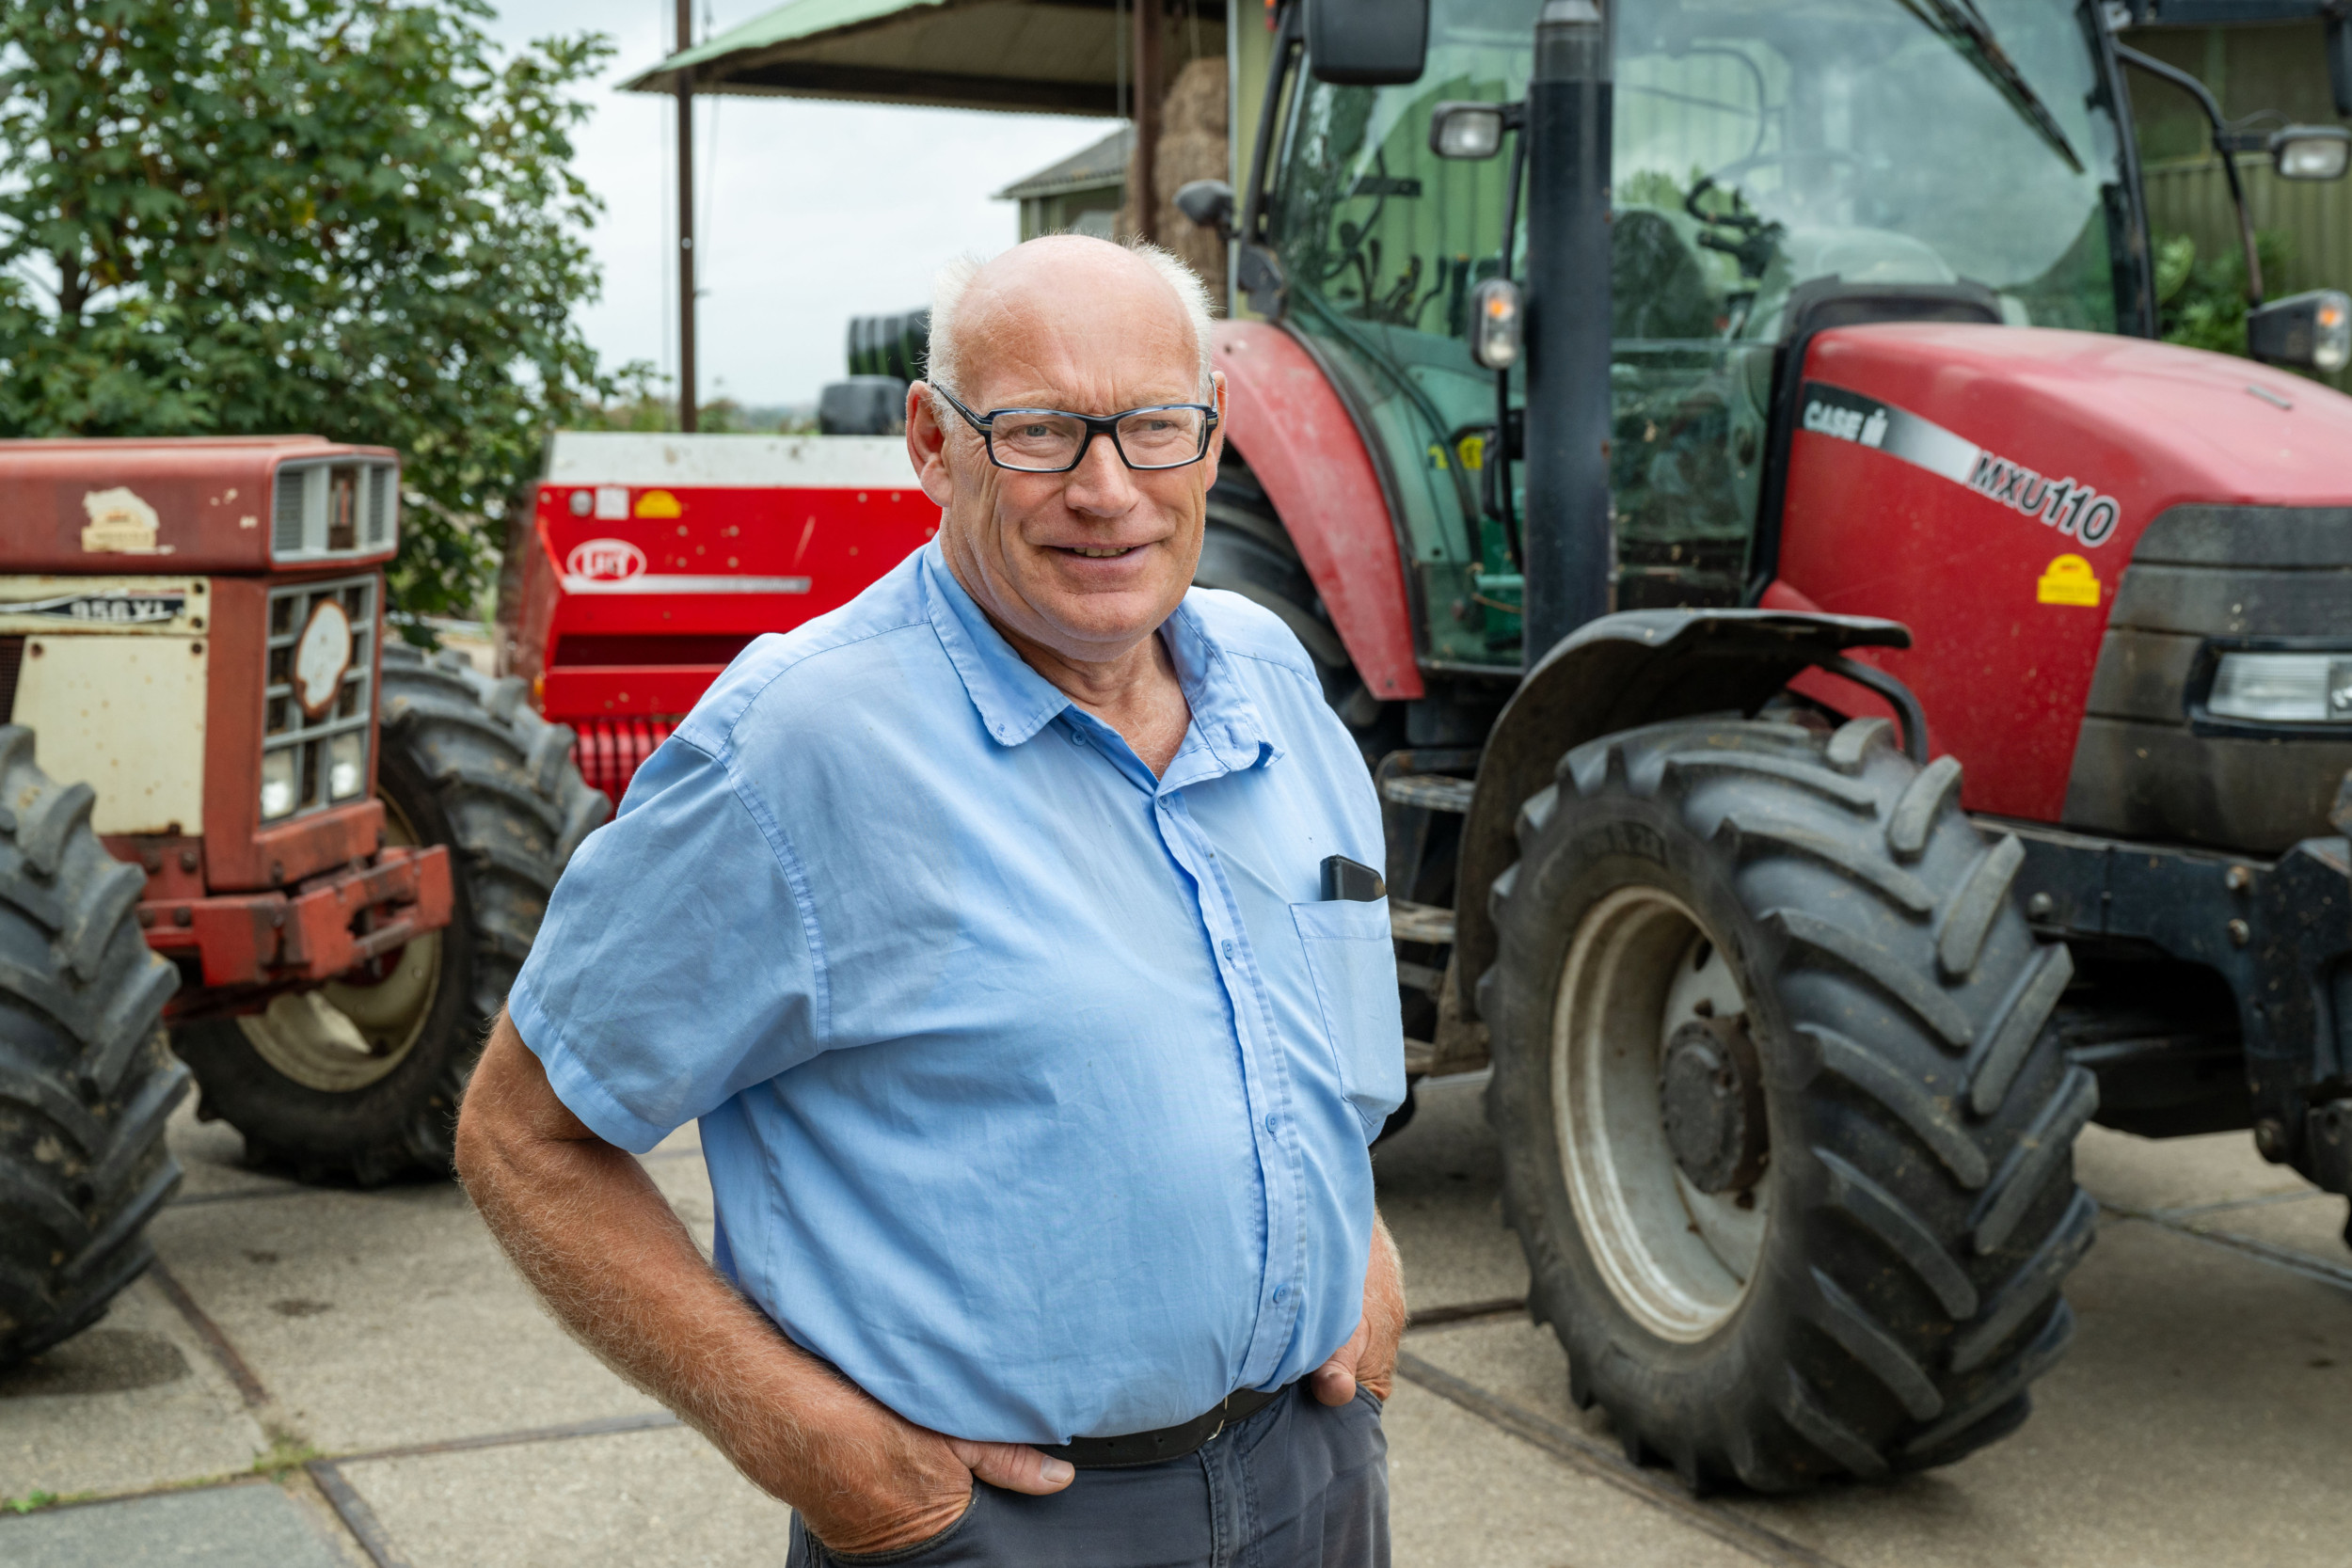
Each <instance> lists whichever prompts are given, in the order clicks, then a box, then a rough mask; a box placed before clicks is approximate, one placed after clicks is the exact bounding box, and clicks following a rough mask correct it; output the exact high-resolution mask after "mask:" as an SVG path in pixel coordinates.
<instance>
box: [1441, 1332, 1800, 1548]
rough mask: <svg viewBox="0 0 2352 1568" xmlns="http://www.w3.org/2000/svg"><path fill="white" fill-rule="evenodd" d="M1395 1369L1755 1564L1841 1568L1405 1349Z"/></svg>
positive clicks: (1488, 1421) (1447, 1399) (1769, 1529)
mask: <svg viewBox="0 0 2352 1568" xmlns="http://www.w3.org/2000/svg"><path fill="white" fill-rule="evenodd" d="M1396 1370H1397V1375H1398V1376H1399V1377H1402V1378H1404V1379H1405V1380H1406V1382H1408V1383H1413V1384H1418V1385H1419V1386H1422V1388H1425V1389H1427V1390H1428V1391H1429V1392H1430V1393H1433V1394H1435V1395H1437V1396H1438V1398H1439V1399H1442V1400H1445V1401H1447V1402H1450V1403H1453V1404H1456V1405H1459V1406H1460V1407H1461V1408H1462V1409H1464V1410H1467V1411H1469V1412H1470V1414H1471V1415H1473V1416H1476V1417H1477V1418H1480V1419H1481V1420H1483V1421H1486V1423H1487V1424H1488V1425H1490V1426H1494V1427H1497V1428H1500V1429H1501V1430H1502V1431H1503V1432H1506V1433H1510V1434H1511V1435H1512V1436H1514V1437H1517V1438H1518V1439H1520V1440H1521V1441H1523V1442H1526V1443H1530V1444H1533V1445H1534V1447H1536V1448H1539V1449H1543V1450H1544V1451H1545V1452H1547V1453H1549V1454H1550V1455H1551V1456H1552V1457H1553V1458H1555V1459H1558V1460H1560V1461H1562V1462H1563V1463H1565V1464H1566V1465H1568V1466H1569V1467H1570V1468H1572V1469H1576V1470H1580V1471H1581V1472H1583V1473H1584V1474H1585V1475H1588V1476H1591V1477H1592V1478H1593V1479H1594V1480H1596V1481H1604V1482H1606V1483H1608V1484H1609V1485H1611V1486H1613V1487H1615V1488H1617V1489H1618V1490H1619V1491H1621V1492H1624V1493H1627V1494H1629V1496H1631V1497H1635V1498H1637V1499H1638V1500H1640V1501H1642V1502H1645V1503H1648V1504H1649V1505H1651V1506H1652V1507H1653V1508H1657V1509H1659V1510H1661V1511H1662V1512H1664V1513H1670V1514H1673V1515H1674V1516H1675V1517H1677V1518H1678V1519H1680V1520H1681V1521H1682V1522H1683V1523H1685V1524H1687V1525H1690V1526H1691V1527H1692V1528H1695V1529H1698V1530H1702V1531H1704V1532H1706V1533H1707V1534H1708V1535H1711V1536H1713V1537H1714V1538H1715V1539H1716V1540H1718V1541H1720V1542H1722V1543H1723V1544H1725V1545H1727V1546H1731V1547H1735V1548H1737V1549H1738V1550H1740V1551H1743V1552H1745V1553H1747V1554H1748V1555H1749V1556H1750V1557H1753V1558H1756V1560H1759V1561H1763V1562H1774V1563H1784V1564H1789V1565H1792V1568H1843V1565H1842V1564H1840V1563H1839V1562H1838V1561H1837V1560H1836V1559H1834V1558H1828V1557H1823V1556H1822V1555H1821V1554H1820V1553H1819V1552H1817V1551H1815V1550H1814V1549H1813V1548H1812V1547H1810V1546H1805V1545H1801V1544H1798V1543H1797V1542H1794V1541H1791V1540H1789V1539H1788V1537H1787V1536H1785V1535H1783V1534H1781V1533H1780V1532H1779V1531H1778V1530H1776V1529H1772V1528H1769V1527H1768V1526H1764V1525H1759V1524H1757V1523H1756V1521H1755V1520H1753V1519H1749V1518H1744V1517H1742V1516H1741V1515H1740V1514H1738V1513H1733V1512H1731V1511H1730V1510H1728V1509H1726V1508H1724V1507H1722V1506H1721V1505H1719V1504H1709V1503H1705V1502H1701V1501H1699V1500H1698V1499H1697V1498H1694V1497H1692V1496H1691V1495H1690V1494H1689V1493H1688V1492H1686V1491H1684V1490H1683V1488H1682V1484H1681V1482H1680V1481H1665V1480H1663V1479H1662V1478H1661V1476H1659V1475H1657V1474H1653V1473H1652V1472H1651V1471H1648V1470H1645V1469H1643V1468H1642V1467H1641V1466H1639V1465H1632V1464H1629V1463H1628V1462H1627V1461H1626V1460H1625V1459H1624V1458H1623V1457H1622V1456H1621V1455H1618V1454H1613V1453H1612V1452H1610V1451H1609V1450H1608V1449H1605V1448H1603V1447H1602V1446H1601V1445H1599V1444H1598V1443H1596V1442H1594V1441H1593V1440H1592V1439H1591V1438H1589V1437H1587V1436H1585V1435H1584V1434H1583V1433H1580V1432H1576V1431H1573V1430H1571V1429H1570V1428H1567V1427H1565V1426H1563V1425H1561V1424H1560V1423H1559V1422H1558V1421H1555V1420H1553V1419H1551V1418H1549V1417H1548V1416H1539V1415H1537V1414H1536V1413H1535V1412H1534V1411H1532V1410H1527V1409H1524V1408H1522V1407H1521V1406H1519V1405H1516V1404H1513V1403H1512V1402H1509V1401H1508V1400H1504V1399H1499V1398H1497V1397H1496V1396H1495V1395H1493V1394H1490V1393H1488V1392H1487V1391H1486V1389H1484V1388H1481V1387H1480V1386H1478V1385H1476V1384H1474V1383H1472V1382H1470V1380H1469V1379H1468V1378H1461V1377H1456V1376H1454V1374H1453V1373H1452V1372H1449V1371H1446V1370H1443V1369H1442V1368H1439V1367H1437V1366H1433V1365H1432V1364H1430V1363H1429V1362H1427V1361H1423V1360H1422V1358H1421V1357H1420V1356H1418V1355H1415V1354H1412V1353H1411V1352H1409V1351H1402V1352H1399V1353H1398V1354H1397V1358H1396Z"/></svg>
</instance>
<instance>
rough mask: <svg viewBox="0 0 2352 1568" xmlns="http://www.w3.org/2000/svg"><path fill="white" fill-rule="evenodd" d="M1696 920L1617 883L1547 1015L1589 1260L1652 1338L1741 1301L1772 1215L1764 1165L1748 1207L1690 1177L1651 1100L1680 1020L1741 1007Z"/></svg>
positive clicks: (1593, 915) (1689, 1333)
mask: <svg viewBox="0 0 2352 1568" xmlns="http://www.w3.org/2000/svg"><path fill="white" fill-rule="evenodd" d="M1746 1007H1747V998H1746V995H1745V993H1744V992H1743V991H1742V990H1741V989H1740V982H1739V978H1738V976H1737V975H1735V974H1733V973H1732V969H1731V965H1730V963H1729V962H1728V961H1727V960H1726V959H1725V958H1724V956H1723V952H1722V949H1721V947H1720V945H1719V944H1717V943H1716V942H1714V940H1713V938H1712V936H1711V935H1710V934H1709V933H1708V929H1707V927H1706V926H1705V925H1704V924H1703V923H1702V922H1701V921H1700V920H1699V918H1698V916H1697V915H1695V914H1693V913H1692V911H1691V909H1690V907H1689V906H1688V905H1686V904H1684V903H1683V902H1682V901H1681V900H1680V899H1678V898H1677V897H1675V896H1674V895H1672V894H1669V893H1666V892H1664V891H1662V890H1661V889H1658V888H1654V887H1647V886H1640V885H1636V886H1632V887H1623V888H1619V889H1617V890H1616V891H1615V892H1613V893H1612V894H1610V895H1607V896H1606V897H1604V898H1602V899H1601V900H1600V902H1598V903H1597V904H1596V905H1594V906H1593V908H1592V909H1591V910H1589V911H1586V913H1585V915H1584V918H1583V920H1582V921H1581V923H1580V924H1579V925H1578V927H1577V930H1576V938H1575V940H1574V941H1573V942H1570V943H1569V944H1568V954H1567V958H1565V960H1564V961H1563V963H1562V965H1561V972H1560V987H1559V990H1558V992H1557V993H1556V1000H1555V1002H1554V1006H1553V1009H1552V1020H1551V1095H1552V1125H1553V1126H1554V1127H1556V1128H1557V1129H1558V1130H1559V1136H1560V1163H1561V1168H1562V1174H1563V1175H1564V1176H1565V1178H1566V1180H1567V1188H1568V1196H1569V1199H1570V1201H1571V1202H1572V1203H1573V1204H1574V1206H1575V1209H1576V1217H1577V1223H1578V1225H1579V1226H1580V1227H1581V1229H1582V1231H1583V1235H1584V1240H1585V1243H1586V1245H1587V1247H1588V1248H1589V1249H1590V1251H1591V1253H1592V1256H1593V1261H1594V1262H1595V1263H1596V1264H1597V1266H1598V1267H1599V1270H1600V1273H1601V1276H1602V1278H1604V1279H1605V1280H1607V1281H1608V1284H1609V1289H1610V1291H1611V1293H1612V1294H1613V1295H1614V1296H1615V1297H1616V1298H1617V1301H1618V1302H1619V1304H1620V1305H1622V1306H1623V1307H1625V1309H1626V1310H1627V1311H1628V1312H1629V1313H1630V1314H1632V1316H1633V1318H1634V1319H1635V1321H1637V1322H1638V1323H1641V1324H1642V1326H1643V1327H1645V1328H1646V1329H1648V1330H1649V1331H1650V1332H1651V1333H1653V1334H1656V1335H1658V1336H1659V1337H1660V1338H1665V1339H1671V1340H1676V1341H1678V1342H1681V1343H1686V1344H1689V1343H1696V1342H1697V1341H1699V1340H1702V1339H1705V1338H1708V1337H1709V1336H1710V1335H1712V1334H1714V1333H1715V1332H1716V1331H1717V1330H1718V1329H1720V1328H1721V1327H1722V1326H1723V1325H1724V1323H1725V1322H1727V1321H1728V1320H1729V1319H1730V1318H1731V1316H1732V1314H1733V1313H1734V1312H1736V1311H1738V1310H1739V1307H1740V1303H1741V1302H1743V1301H1745V1300H1746V1299H1747V1294H1748V1290H1749V1287H1750V1285H1751V1283H1752V1282H1753V1281H1754V1279H1755V1276H1756V1264H1757V1261H1758V1259H1761V1258H1762V1256H1763V1253H1764V1239H1765V1231H1766V1228H1767V1227H1768V1226H1769V1224H1770V1216H1771V1213H1772V1168H1771V1166H1770V1165H1767V1166H1766V1167H1765V1171H1764V1175H1763V1176H1762V1178H1761V1179H1759V1180H1758V1181H1757V1182H1756V1186H1755V1187H1754V1188H1752V1189H1750V1191H1749V1193H1748V1195H1746V1196H1748V1198H1749V1199H1750V1202H1749V1203H1748V1205H1747V1206H1744V1207H1743V1206H1742V1205H1741V1204H1740V1201H1739V1198H1738V1196H1735V1195H1733V1194H1729V1193H1724V1194H1714V1195H1710V1194H1708V1193H1703V1192H1700V1191H1699V1190H1698V1188H1697V1187H1695V1186H1694V1185H1692V1182H1691V1180H1690V1178H1689V1177H1687V1176H1685V1175H1684V1174H1683V1172H1682V1170H1681V1167H1680V1166H1678V1165H1677V1164H1676V1163H1675V1157H1674V1151H1673V1149H1672V1148H1671V1147H1670V1146H1669V1145H1668V1143H1667V1141H1666V1131H1665V1126H1664V1122H1663V1120H1662V1119H1661V1115H1660V1107H1659V1097H1658V1074H1659V1066H1660V1063H1661V1059H1662V1056H1663V1053H1664V1051H1665V1047H1666V1041H1667V1039H1668V1037H1670V1036H1672V1035H1673V1033H1674V1031H1675V1030H1676V1029H1677V1028H1678V1027H1680V1026H1681V1025H1682V1024H1684V1023H1686V1022H1692V1021H1693V1020H1696V1019H1700V1018H1704V1017H1708V1016H1710V1014H1709V1012H1708V1009H1709V1008H1711V1009H1712V1014H1711V1016H1715V1017H1730V1016H1732V1015H1735V1014H1738V1013H1740V1012H1742V1011H1744V1010H1746Z"/></svg>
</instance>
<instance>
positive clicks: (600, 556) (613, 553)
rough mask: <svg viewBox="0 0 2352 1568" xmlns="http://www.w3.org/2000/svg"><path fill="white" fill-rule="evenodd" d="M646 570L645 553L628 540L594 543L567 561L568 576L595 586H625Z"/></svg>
mask: <svg viewBox="0 0 2352 1568" xmlns="http://www.w3.org/2000/svg"><path fill="white" fill-rule="evenodd" d="M644 569H645V552H644V551H643V550H641V549H639V548H638V547H637V546H634V545H632V544H630V543H629V542H628V540H626V539H591V540H588V541H586V542H585V543H583V544H579V545H574V546H572V553H571V554H569V555H567V556H565V557H564V576H566V577H575V578H588V579H589V580H590V581H592V582H621V581H625V580H626V579H628V578H633V577H635V576H637V575H638V574H639V573H640V572H643V571H644Z"/></svg>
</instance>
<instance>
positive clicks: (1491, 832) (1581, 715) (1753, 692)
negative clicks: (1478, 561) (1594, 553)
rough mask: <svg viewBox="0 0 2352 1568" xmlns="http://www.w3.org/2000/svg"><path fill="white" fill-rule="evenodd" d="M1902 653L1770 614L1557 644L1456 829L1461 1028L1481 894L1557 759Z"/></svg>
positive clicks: (1488, 950) (1826, 620)
mask: <svg viewBox="0 0 2352 1568" xmlns="http://www.w3.org/2000/svg"><path fill="white" fill-rule="evenodd" d="M1909 646H1911V628H1910V627H1908V626H1903V625H1902V624H1901V623H1900V622H1897V621H1882V620H1878V619H1875V618H1873V617H1870V616H1865V615H1828V614H1812V615H1808V614H1802V613H1797V612H1793V611H1789V610H1621V611H1619V612H1618V613H1616V614H1614V615H1604V616H1602V617H1600V618H1599V619H1598V620H1596V621H1588V622H1586V623H1585V624H1584V625H1583V626H1579V627H1578V628H1577V629H1576V630H1575V631H1572V632H1570V633H1569V634H1568V635H1567V636H1565V637H1564V638H1562V639H1561V640H1560V641H1558V642H1557V643H1555V644H1554V645H1553V647H1552V649H1551V651H1550V652H1549V653H1548V654H1546V655H1545V656H1544V657H1543V658H1542V660H1541V661H1540V662H1539V663H1537V664H1536V666H1535V667H1534V669H1533V670H1531V671H1529V672H1528V673H1527V679H1526V680H1524V681H1522V682H1521V683H1520V684H1519V689H1518V690H1517V691H1516V692H1514V693H1513V694H1512V696H1511V701H1510V702H1509V703H1508V704H1507V705H1504V707H1503V710H1502V716H1501V717H1500V718H1498V719H1497V720H1496V721H1495V725H1494V728H1493V730H1492V731H1491V732H1489V733H1488V735H1487V736H1486V753H1485V755H1484V756H1483V757H1481V758H1480V760H1479V765H1478V782H1477V786H1476V788H1475V790H1474V791H1473V792H1472V794H1471V797H1470V815H1469V816H1468V817H1467V818H1466V819H1465V820H1464V822H1463V824H1462V848H1461V860H1460V862H1459V867H1460V868H1459V870H1458V871H1457V872H1456V874H1455V880H1454V975H1455V982H1454V984H1455V1000H1456V1002H1457V1003H1458V1005H1459V1006H1460V1007H1461V1010H1462V1017H1463V1018H1465V1019H1474V1018H1476V1017H1477V1016H1478V1001H1477V990H1478V977H1479V976H1480V975H1482V974H1486V970H1487V969H1488V967H1489V966H1491V965H1492V964H1493V963H1494V961H1495V928H1494V921H1493V918H1492V917H1491V916H1490V915H1489V914H1488V913H1487V910H1486V890H1487V889H1488V888H1489V887H1490V886H1492V885H1493V883H1494V879H1496V878H1497V877H1499V876H1501V875H1502V873H1503V872H1504V870H1506V869H1507V868H1508V867H1509V866H1510V864H1511V863H1512V862H1513V861H1515V860H1517V859H1518V841H1517V834H1518V814H1519V807H1520V806H1521V805H1523V804H1525V803H1526V800H1527V799H1528V797H1529V796H1531V795H1534V794H1535V793H1536V792H1537V791H1539V790H1541V789H1542V788H1543V787H1544V786H1545V785H1546V784H1549V783H1551V779H1552V772H1553V770H1554V769H1555V768H1557V767H1558V766H1559V763H1560V758H1561V757H1562V756H1563V755H1564V754H1565V753H1566V752H1569V751H1571V750H1572V749H1574V748H1575V747H1578V746H1581V745H1582V744H1583V743H1584V742H1586V741H1588V740H1592V739H1595V738H1597V736H1604V735H1610V734H1613V733H1614V732H1616V731H1619V730H1629V729H1633V728H1635V727H1637V726H1639V725H1642V724H1654V723H1658V722H1660V721H1663V720H1668V719H1682V718H1688V717H1690V716H1691V715H1692V714H1700V713H1721V712H1724V711H1725V710H1728V709H1733V708H1736V709H1738V710H1739V711H1740V712H1741V713H1743V714H1747V713H1754V712H1755V711H1756V709H1757V708H1759V707H1761V706H1763V705H1764V704H1765V703H1766V702H1768V701H1769V700H1770V699H1771V698H1772V695H1773V693H1775V692H1777V691H1779V690H1780V689H1782V688H1783V687H1785V686H1787V685H1788V682H1789V680H1790V678H1791V677H1793V676H1796V675H1799V674H1802V673H1804V671H1806V670H1807V669H1808V668H1811V667H1813V666H1816V665H1825V664H1829V663H1831V662H1833V661H1834V660H1836V659H1837V658H1838V657H1840V656H1841V655H1843V654H1844V653H1845V652H1846V650H1848V649H1850V648H1908V647H1909Z"/></svg>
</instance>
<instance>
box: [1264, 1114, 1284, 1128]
mask: <svg viewBox="0 0 2352 1568" xmlns="http://www.w3.org/2000/svg"><path fill="white" fill-rule="evenodd" d="M1281 1125H1282V1118H1281V1117H1278V1116H1276V1115H1275V1114H1274V1113H1273V1112H1271V1111H1268V1112H1267V1113H1266V1116H1265V1130H1266V1131H1267V1132H1273V1131H1274V1130H1275V1129H1276V1128H1278V1127H1279V1126H1281Z"/></svg>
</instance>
